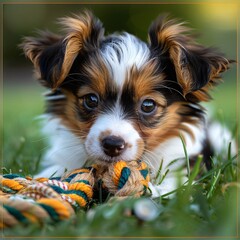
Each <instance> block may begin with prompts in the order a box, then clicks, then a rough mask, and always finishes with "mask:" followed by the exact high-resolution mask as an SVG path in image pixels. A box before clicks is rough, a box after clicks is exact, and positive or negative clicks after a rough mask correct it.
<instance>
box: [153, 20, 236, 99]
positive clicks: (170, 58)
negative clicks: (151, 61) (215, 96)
mask: <svg viewBox="0 0 240 240" xmlns="http://www.w3.org/2000/svg"><path fill="white" fill-rule="evenodd" d="M190 32H191V29H190V28H188V27H186V26H184V24H183V23H178V22H177V21H176V20H169V19H168V16H167V15H164V16H160V17H159V18H158V19H156V20H155V21H154V22H153V23H152V24H151V26H150V28H149V41H150V49H151V51H153V53H154V55H156V56H157V57H158V58H159V61H160V64H161V66H162V68H163V69H165V70H166V72H167V73H168V72H169V75H171V76H170V77H171V78H172V76H173V74H172V73H170V72H171V71H172V67H173V68H175V76H174V77H175V79H176V80H177V82H178V84H179V85H180V87H181V89H182V93H183V96H184V97H185V98H186V99H188V100H192V101H208V100H209V98H210V96H209V94H208V90H209V88H211V87H212V86H213V85H215V84H217V83H218V82H219V81H220V73H221V72H224V71H226V70H227V69H228V68H229V64H230V63H231V61H230V60H228V59H226V58H225V57H224V56H223V55H221V54H219V53H217V52H216V51H215V50H214V49H212V48H205V47H203V46H202V45H200V44H197V43H196V42H195V40H194V37H193V36H192V35H190ZM170 68H171V69H170ZM167 75H168V74H167ZM167 77H169V76H167ZM169 80H174V79H169Z"/></svg>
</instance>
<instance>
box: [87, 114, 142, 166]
mask: <svg viewBox="0 0 240 240" xmlns="http://www.w3.org/2000/svg"><path fill="white" fill-rule="evenodd" d="M105 132H107V133H108V134H109V135H114V136H119V137H121V138H123V139H124V141H125V143H126V149H125V150H124V152H123V153H122V154H121V155H120V156H118V157H115V158H114V159H115V160H120V159H122V160H125V161H131V160H134V159H135V158H136V156H137V153H138V150H139V149H138V141H139V140H140V136H139V134H138V132H137V131H136V130H135V129H134V127H133V126H132V124H131V123H130V122H128V121H127V120H124V119H121V117H120V115H119V114H117V113H109V114H104V115H101V116H99V117H98V119H97V120H96V122H95V123H94V124H93V125H92V127H91V129H90V132H89V134H88V136H87V140H86V143H85V146H86V150H87V152H88V154H89V155H90V156H92V157H94V158H97V159H102V160H106V161H108V160H110V157H109V156H106V154H105V153H104V151H103V150H102V147H101V136H102V134H104V133H105Z"/></svg>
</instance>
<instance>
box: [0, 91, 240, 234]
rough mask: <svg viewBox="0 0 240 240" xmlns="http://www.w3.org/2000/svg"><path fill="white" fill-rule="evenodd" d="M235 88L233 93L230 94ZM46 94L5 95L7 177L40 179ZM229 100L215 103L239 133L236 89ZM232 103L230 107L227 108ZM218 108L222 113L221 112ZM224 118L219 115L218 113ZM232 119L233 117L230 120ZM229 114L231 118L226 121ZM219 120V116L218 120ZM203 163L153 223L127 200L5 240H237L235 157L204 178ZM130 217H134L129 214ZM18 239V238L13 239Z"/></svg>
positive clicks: (164, 200)
mask: <svg viewBox="0 0 240 240" xmlns="http://www.w3.org/2000/svg"><path fill="white" fill-rule="evenodd" d="M228 88H229V89H228ZM41 91H42V89H31V88H29V89H25V88H19V89H13V88H6V89H5V90H4V128H3V140H4V142H3V160H4V161H3V166H2V167H3V170H4V171H3V172H4V173H6V172H12V173H19V172H21V173H23V174H34V173H35V172H36V171H37V169H38V164H39V161H40V160H41V156H42V154H43V153H44V149H45V148H46V147H47V146H46V142H45V139H44V137H43V136H41V134H40V131H39V123H38V121H37V120H33V119H34V117H36V116H37V115H39V114H41V112H42V111H43V103H42V100H41V98H42V97H41V95H40V93H41ZM224 94H225V95H224V99H223V98H222V97H221V96H222V95H221V93H219V92H216V93H215V98H216V100H217V101H218V102H217V104H218V105H217V106H220V108H221V110H220V112H221V114H220V115H221V117H220V118H221V119H222V120H223V121H224V122H226V124H227V125H229V126H230V127H234V125H235V124H236V121H235V114H236V113H235V111H234V110H229V105H231V106H233V105H234V104H235V103H234V101H235V99H234V98H233V97H232V88H231V87H227V88H225V89H224ZM226 99H229V100H228V105H227V104H226ZM217 108H218V107H217ZM217 112H219V111H217ZM226 113H227V114H226ZM225 114H226V115H225ZM217 115H218V114H217ZM200 162H201V158H199V159H198V161H197V163H196V165H195V167H194V168H193V169H192V170H191V171H190V172H189V175H190V178H189V182H188V183H186V184H185V185H184V186H179V189H178V190H177V191H176V192H175V195H174V196H173V197H172V198H169V197H168V196H162V197H160V198H159V199H155V200H154V201H153V204H154V206H155V207H157V208H158V212H159V214H158V215H157V216H156V218H155V219H154V220H152V221H145V220H143V219H141V217H139V216H138V214H137V212H136V205H137V204H138V203H139V201H143V200H144V199H145V198H142V199H126V200H124V201H111V202H105V203H103V204H98V205H94V206H93V207H92V208H91V210H90V211H88V212H85V211H80V212H78V214H77V216H76V218H74V219H70V220H68V221H64V222H60V223H58V224H55V225H50V224H46V225H44V226H43V227H41V228H40V227H38V226H35V225H31V226H24V227H23V226H18V227H16V228H14V229H4V231H3V236H22V237H23V238H24V237H26V236H31V237H33V238H35V237H36V238H37V237H41V236H42V237H44V239H48V237H51V236H52V237H53V236H54V237H60V236H61V237H66V238H67V237H77V236H84V237H85V239H91V237H92V236H99V237H100V236H101V237H102V239H105V237H106V236H109V237H114V239H117V237H118V238H119V239H120V237H121V236H134V237H146V239H148V237H150V236H155V237H157V236H158V237H162V236H165V237H176V238H177V237H192V239H194V238H197V237H203V236H205V237H213V236H215V237H217V239H218V238H220V237H222V238H221V239H231V238H232V237H234V236H235V237H236V236H237V233H238V229H239V225H238V224H239V223H240V219H239V216H240V209H239V207H238V204H239V202H238V199H239V198H237V190H239V183H237V179H238V175H239V169H238V167H237V166H236V161H235V162H234V156H230V154H226V157H225V158H224V157H222V156H215V157H214V158H213V163H214V167H213V169H212V170H211V171H209V172H206V171H204V173H203V174H202V175H201V177H200V178H199V176H198V175H199V172H202V171H203V169H202V167H201V165H200ZM129 213H130V214H129ZM12 239H14V237H12Z"/></svg>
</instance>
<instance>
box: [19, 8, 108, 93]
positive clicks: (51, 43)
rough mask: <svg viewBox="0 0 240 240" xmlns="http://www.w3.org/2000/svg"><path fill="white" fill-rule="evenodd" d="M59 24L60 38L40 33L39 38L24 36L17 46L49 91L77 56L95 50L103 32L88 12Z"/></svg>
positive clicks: (57, 85) (68, 69) (64, 75)
mask: <svg viewBox="0 0 240 240" xmlns="http://www.w3.org/2000/svg"><path fill="white" fill-rule="evenodd" d="M60 24H61V25H62V27H63V30H64V31H65V32H66V35H65V36H64V37H61V36H57V35H55V34H53V33H50V32H40V34H39V37H26V38H24V40H23V43H22V44H21V47H22V48H23V51H24V53H25V55H26V56H27V57H28V58H29V59H30V60H31V61H32V62H33V64H34V67H35V69H36V71H37V73H38V75H39V78H40V80H41V81H42V83H43V85H45V86H47V87H49V88H53V89H56V88H58V87H59V86H60V85H61V83H62V82H63V81H64V80H65V78H66V77H67V75H68V73H69V71H70V69H71V66H72V64H73V62H74V60H75V59H76V57H77V56H78V54H79V53H80V52H82V51H91V49H93V48H96V47H98V44H99V39H100V38H101V37H103V33H104V29H103V28H102V23H101V22H100V21H99V20H98V19H96V18H95V17H94V16H93V15H92V13H91V12H88V11H86V12H84V13H83V14H82V15H79V16H78V15H74V16H73V17H66V18H61V19H60Z"/></svg>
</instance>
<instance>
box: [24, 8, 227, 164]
mask: <svg viewBox="0 0 240 240" xmlns="http://www.w3.org/2000/svg"><path fill="white" fill-rule="evenodd" d="M62 24H63V26H64V29H65V30H66V35H65V36H64V37H61V36H57V35H53V34H52V33H41V36H40V37H39V38H30V37H29V38H25V40H24V42H23V44H22V46H23V49H24V51H25V54H26V55H27V56H28V57H29V58H30V59H31V61H32V62H33V63H34V66H35V69H36V73H37V74H38V77H39V79H40V80H41V82H42V83H43V85H45V86H46V87H48V88H51V89H52V96H51V97H49V100H48V109H47V112H49V113H51V114H53V115H54V116H56V117H58V118H60V119H61V120H62V123H63V124H64V125H65V126H67V127H68V128H69V130H70V131H72V132H73V133H74V134H75V135H76V136H77V137H79V138H80V139H81V140H82V141H83V142H84V144H85V148H86V151H87V153H88V155H89V156H90V157H91V158H93V159H97V160H101V161H107V162H108V161H117V160H120V159H122V160H125V161H130V160H135V159H139V158H141V156H142V155H143V153H144V152H148V151H154V149H155V148H157V147H158V146H159V145H160V144H161V143H162V142H164V141H166V140H167V139H169V138H171V137H175V136H178V135H179V131H185V132H187V133H189V134H190V135H191V134H192V133H191V129H190V128H189V127H188V125H189V124H197V122H198V120H199V118H201V116H202V112H201V110H199V108H198V107H196V106H197V103H198V102H200V101H207V100H209V95H208V90H209V89H210V88H211V86H213V85H215V84H216V83H217V82H218V80H219V74H220V73H221V72H223V71H224V70H226V69H228V66H229V61H228V60H227V59H225V58H224V57H223V56H221V55H219V54H217V53H216V52H214V51H213V50H212V49H209V48H205V47H203V46H201V45H198V44H197V43H195V42H194V40H193V38H192V37H191V36H190V35H189V29H188V28H186V27H185V26H183V25H182V24H181V23H176V21H175V20H167V18H166V17H160V18H158V19H157V20H156V21H155V22H153V23H152V25H151V26H150V28H149V43H148V44H147V43H144V42H142V41H140V40H139V39H137V38H136V37H134V36H132V35H130V34H128V33H124V34H122V35H117V34H116V35H111V36H107V37H105V36H104V34H103V28H102V24H101V22H100V21H99V20H98V19H96V18H95V17H94V16H93V15H92V14H91V13H89V12H86V13H84V14H83V15H80V16H74V17H72V18H64V19H62ZM53 96H55V97H53Z"/></svg>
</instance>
